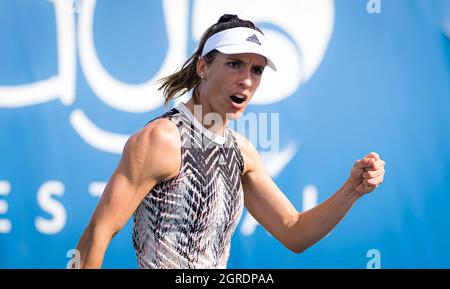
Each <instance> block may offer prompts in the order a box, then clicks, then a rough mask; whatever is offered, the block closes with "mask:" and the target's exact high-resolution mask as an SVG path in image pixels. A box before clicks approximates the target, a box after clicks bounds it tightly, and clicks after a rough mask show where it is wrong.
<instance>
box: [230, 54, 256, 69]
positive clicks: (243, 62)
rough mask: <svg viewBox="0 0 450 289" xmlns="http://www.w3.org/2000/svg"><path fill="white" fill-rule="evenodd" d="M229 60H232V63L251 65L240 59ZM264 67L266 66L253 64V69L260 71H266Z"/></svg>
mask: <svg viewBox="0 0 450 289" xmlns="http://www.w3.org/2000/svg"><path fill="white" fill-rule="evenodd" d="M228 60H231V61H234V62H238V63H239V64H244V65H249V63H248V62H245V61H243V60H242V59H239V58H234V57H228ZM264 66H265V65H259V64H253V67H256V68H260V69H264Z"/></svg>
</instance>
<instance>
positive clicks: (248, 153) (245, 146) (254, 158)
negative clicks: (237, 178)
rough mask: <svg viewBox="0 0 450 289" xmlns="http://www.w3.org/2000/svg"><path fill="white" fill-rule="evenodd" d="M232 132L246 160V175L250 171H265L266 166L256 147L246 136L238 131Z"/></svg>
mask: <svg viewBox="0 0 450 289" xmlns="http://www.w3.org/2000/svg"><path fill="white" fill-rule="evenodd" d="M232 132H233V135H234V137H235V138H236V142H237V144H238V147H239V150H240V151H241V154H242V158H243V159H244V175H245V174H246V173H248V172H250V171H254V170H258V169H262V170H264V164H263V162H262V160H261V157H260V155H259V153H258V151H257V150H256V148H255V146H254V145H253V144H252V143H251V142H250V141H249V140H248V139H247V138H246V137H245V136H243V135H241V134H240V133H238V132H236V131H232Z"/></svg>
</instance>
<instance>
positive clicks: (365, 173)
mask: <svg viewBox="0 0 450 289" xmlns="http://www.w3.org/2000/svg"><path fill="white" fill-rule="evenodd" d="M383 178H384V161H383V160H381V159H380V156H379V155H378V154H377V153H375V152H371V153H370V154H368V155H366V156H365V157H364V158H363V159H361V160H357V161H356V162H355V164H354V165H353V168H352V171H351V174H350V184H351V185H352V187H353V190H354V191H356V192H357V193H358V194H360V195H364V194H367V193H370V192H371V191H373V190H375V189H376V188H377V187H378V186H379V185H380V184H381V183H382V182H383Z"/></svg>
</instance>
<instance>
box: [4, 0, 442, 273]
mask: <svg viewBox="0 0 450 289" xmlns="http://www.w3.org/2000/svg"><path fill="white" fill-rule="evenodd" d="M449 11H450V4H449V1H444V0H433V1H430V0H415V1H410V0H379V1H375V0H357V1H354V0H342V1H332V0H321V1H317V0H314V1H313V0H292V1H289V0H283V1H281V0H277V1H274V0H270V1H269V0H264V1H262V0H258V1H256V0H247V1H235V0H233V1H230V0H228V1H226V0H220V1H219V0H216V1H210V0H203V1H201V0H197V1H194V0H164V1H144V0H133V1H125V0H123V1H122V0H121V1H119V0H117V1H97V2H96V1H93V0H53V1H46V0H1V1H0V267H1V268H65V267H66V264H67V262H68V261H69V258H68V257H67V256H68V255H67V252H68V251H69V250H70V249H72V248H75V246H76V244H77V242H78V239H79V237H80V236H81V234H82V232H83V230H84V228H85V226H86V225H87V223H88V221H89V219H90V217H91V214H92V212H93V210H94V208H95V206H96V204H97V202H98V200H99V195H100V194H101V192H102V189H103V187H104V185H105V182H106V181H107V180H108V179H109V177H110V175H111V173H112V171H113V170H114V168H115V167H116V165H117V164H118V161H119V159H120V152H121V148H122V147H123V144H124V142H125V140H126V138H127V137H128V136H129V135H130V134H132V133H133V132H135V131H137V130H138V129H140V128H141V127H142V126H143V125H145V123H146V122H147V121H148V120H150V119H151V118H153V117H155V116H157V115H159V114H161V113H162V112H163V111H164V108H163V106H162V97H161V95H160V94H159V93H158V92H156V89H155V88H156V86H155V84H154V80H156V79H157V78H159V77H161V76H164V75H167V74H168V73H171V72H173V71H174V70H175V69H176V68H177V67H178V66H179V65H180V64H181V63H182V62H183V61H184V60H185V59H187V57H188V56H189V55H190V54H191V53H192V52H193V50H194V49H195V48H196V45H197V44H198V40H199V37H200V35H201V32H202V31H203V30H204V29H205V28H206V27H207V26H209V25H210V24H212V23H214V22H215V21H216V20H217V19H218V17H219V16H220V15H221V14H223V13H230V12H234V13H237V14H239V15H240V16H241V17H243V18H249V19H251V20H254V21H255V22H256V23H257V24H258V25H259V26H260V27H262V28H263V30H264V31H266V34H267V36H268V37H269V38H270V39H272V40H273V41H272V43H273V44H274V46H275V47H276V50H277V52H278V53H277V55H278V56H277V63H278V64H279V71H278V72H277V73H276V74H274V73H272V72H269V71H267V73H266V72H265V75H264V79H263V84H262V86H261V88H260V91H258V93H259V94H258V95H255V99H254V102H253V104H252V105H251V106H250V107H249V108H248V111H249V112H270V113H278V116H279V120H278V122H279V126H280V130H279V136H278V137H279V144H278V145H277V147H276V151H275V154H272V155H270V154H267V155H268V157H267V158H266V159H265V164H266V166H267V169H268V171H269V172H270V174H271V175H272V176H273V178H274V179H275V181H276V183H277V184H278V185H279V187H280V188H281V190H282V191H283V192H284V193H285V194H286V195H287V196H288V198H289V199H290V200H291V201H292V203H293V204H294V205H295V206H296V208H297V209H298V210H299V211H300V210H306V209H308V208H311V207H312V206H314V205H316V204H317V203H320V202H322V201H324V200H325V199H327V198H328V197H330V196H331V195H332V194H333V193H334V192H336V191H337V190H338V189H339V188H340V186H341V185H342V184H343V183H344V182H345V180H346V179H347V177H348V176H349V173H350V169H351V167H352V165H353V162H354V161H356V160H357V159H358V158H361V157H363V156H364V155H365V154H367V153H369V152H371V151H376V152H378V153H379V154H380V155H381V157H382V158H383V159H384V160H385V161H386V176H385V180H384V183H383V184H382V186H380V187H379V188H378V189H377V190H376V191H375V192H373V193H371V194H370V195H368V196H365V197H364V198H362V199H361V200H360V201H359V202H358V203H357V204H356V205H355V206H354V207H353V208H352V210H351V211H350V212H349V214H348V215H347V216H346V217H345V219H344V220H343V221H342V222H341V223H340V224H339V225H338V226H337V227H336V228H335V229H334V230H333V231H332V232H331V233H330V234H329V235H328V236H327V237H325V238H324V239H323V240H322V241H320V242H319V243H317V244H316V245H314V246H313V247H311V248H310V249H309V250H307V251H306V252H304V253H302V254H299V255H297V254H294V253H292V252H290V251H289V250H287V249H286V248H284V247H283V246H282V245H281V244H280V243H278V242H277V241H276V240H275V239H274V238H273V237H272V236H270V235H269V234H268V233H267V232H266V231H265V230H264V228H262V227H261V226H259V225H258V224H257V223H256V222H255V221H254V220H253V219H252V218H251V216H249V215H248V214H247V212H246V211H244V214H243V216H242V219H241V222H240V224H239V226H238V227H237V230H236V233H235V235H234V238H233V241H232V247H231V256H230V260H229V263H228V266H229V267H230V268H366V267H368V266H369V264H373V262H372V261H373V260H374V258H375V259H377V262H378V264H379V265H381V268H450V246H449V245H450V218H449V217H448V216H447V215H446V213H447V212H448V211H449V210H450V189H449V188H450V82H449V80H450V78H449V76H450V70H449V68H450V41H449V40H450V39H449V37H450V12H449ZM274 123H275V124H276V121H273V122H272V123H271V124H270V125H272V124H274ZM255 145H257V147H258V148H259V149H260V151H263V150H264V148H262V147H261V146H258V145H260V144H255ZM271 152H272V153H273V152H274V151H271ZM131 225H132V222H131V221H130V222H129V223H128V224H127V225H126V227H124V228H123V230H122V231H121V232H120V233H119V234H118V235H117V236H116V237H115V238H114V239H113V240H112V241H111V244H110V246H109V248H108V250H107V253H106V255H105V260H104V267H105V268H136V267H137V266H136V261H135V256H134V251H133V248H132V242H131ZM371 262H372V263H371Z"/></svg>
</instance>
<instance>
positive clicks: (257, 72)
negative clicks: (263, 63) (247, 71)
mask: <svg viewBox="0 0 450 289" xmlns="http://www.w3.org/2000/svg"><path fill="white" fill-rule="evenodd" d="M263 71H264V69H262V68H254V69H253V73H255V74H257V75H261V74H262V73H263Z"/></svg>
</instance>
